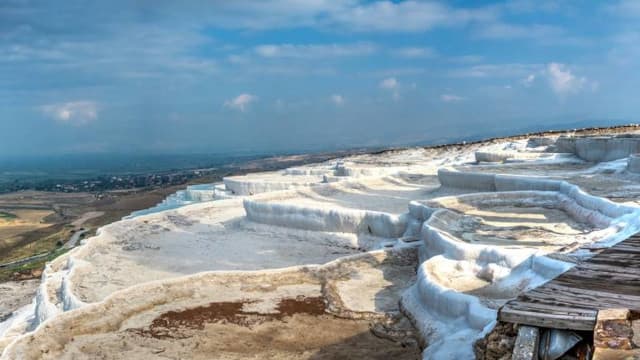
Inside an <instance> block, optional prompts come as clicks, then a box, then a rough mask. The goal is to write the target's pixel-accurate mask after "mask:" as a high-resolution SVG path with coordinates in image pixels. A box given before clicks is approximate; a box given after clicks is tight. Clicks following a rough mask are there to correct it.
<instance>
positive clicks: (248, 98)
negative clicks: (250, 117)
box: [224, 93, 258, 112]
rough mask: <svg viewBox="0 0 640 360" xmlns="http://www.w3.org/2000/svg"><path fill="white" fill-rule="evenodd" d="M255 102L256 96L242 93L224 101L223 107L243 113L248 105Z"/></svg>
mask: <svg viewBox="0 0 640 360" xmlns="http://www.w3.org/2000/svg"><path fill="white" fill-rule="evenodd" d="M256 100H258V97H257V96H255V95H251V94H247V93H244V94H240V95H238V96H236V97H235V98H233V99H231V100H227V101H225V102H224V106H226V107H228V108H231V109H235V110H239V111H243V112H244V111H245V110H246V109H247V107H249V105H250V104H251V103H253V102H255V101H256Z"/></svg>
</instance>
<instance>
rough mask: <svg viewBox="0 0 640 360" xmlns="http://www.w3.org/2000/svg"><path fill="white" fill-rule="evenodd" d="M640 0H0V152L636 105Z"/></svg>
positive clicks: (208, 146)
mask: <svg viewBox="0 0 640 360" xmlns="http://www.w3.org/2000/svg"><path fill="white" fill-rule="evenodd" d="M638 44H640V1H634V0H620V1H607V2H604V1H603V2H600V1H572V0H566V1H553V0H537V1H535V0H514V1H448V2H445V1H417V0H416V1H387V0H378V1H365V0H305V1H303V0H234V1H226V0H225V1H223V0H219V1H216V0H210V1H196V0H183V1H168V0H156V1H151V0H137V1H131V0H110V1H78V0H65V1H28V0H0V155H4V156H14V155H33V156H38V155H50V154H83V153H124V154H127V153H136V154H143V153H212V152H215V153H227V152H228V153H233V152H278V151H299V150H313V149H320V150H322V149H332V148H350V147H361V146H385V145H389V146H391V145H401V144H410V143H416V142H423V141H442V140H443V139H453V138H458V137H465V136H473V135H477V134H490V133H491V132H496V131H510V130H513V131H517V130H519V129H522V128H527V127H531V126H535V127H539V128H540V129H544V128H545V127H551V126H559V125H562V124H573V123H576V122H578V121H584V120H591V121H596V122H599V121H601V122H602V123H603V124H604V123H605V122H607V121H609V122H611V121H619V122H625V123H627V122H638V113H639V112H638V111H639V110H640V101H638V99H637V87H638V84H640V74H639V72H638V71H637V69H638V66H639V65H640V46H638Z"/></svg>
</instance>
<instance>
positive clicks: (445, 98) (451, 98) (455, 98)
mask: <svg viewBox="0 0 640 360" xmlns="http://www.w3.org/2000/svg"><path fill="white" fill-rule="evenodd" d="M464 99H465V98H463V97H462V96H458V95H454V94H442V95H440V100H442V101H444V102H458V101H462V100H464Z"/></svg>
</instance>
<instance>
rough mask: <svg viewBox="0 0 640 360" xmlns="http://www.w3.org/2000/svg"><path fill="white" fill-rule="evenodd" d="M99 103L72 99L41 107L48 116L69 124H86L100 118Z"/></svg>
mask: <svg viewBox="0 0 640 360" xmlns="http://www.w3.org/2000/svg"><path fill="white" fill-rule="evenodd" d="M99 108H100V107H99V105H98V104H97V103H96V102H94V101H71V102H66V103H57V104H49V105H44V106H41V107H40V110H41V111H42V113H43V114H45V115H46V116H48V117H50V118H52V119H54V120H56V121H58V122H60V123H63V124H69V125H75V126H80V125H86V124H88V123H90V122H92V121H94V120H96V119H97V118H98V112H99Z"/></svg>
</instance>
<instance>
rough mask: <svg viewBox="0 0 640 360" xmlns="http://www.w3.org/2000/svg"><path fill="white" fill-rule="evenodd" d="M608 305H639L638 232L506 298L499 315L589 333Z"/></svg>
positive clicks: (499, 317)
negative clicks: (538, 283)
mask: <svg viewBox="0 0 640 360" xmlns="http://www.w3.org/2000/svg"><path fill="white" fill-rule="evenodd" d="M610 308H624V309H632V310H639V309H640V234H636V235H634V236H632V237H630V238H629V239H627V240H625V241H623V242H620V243H618V244H617V245H615V246H613V247H611V248H609V249H606V250H604V251H602V252H601V253H600V254H597V255H596V256H594V257H593V258H591V259H589V260H587V261H584V262H582V263H580V264H577V265H576V266H575V267H574V268H573V269H571V270H569V271H567V272H566V273H564V274H562V275H560V276H558V277H557V278H555V279H553V280H551V281H549V282H547V283H546V284H544V285H542V286H540V287H537V288H535V289H533V290H530V291H527V292H525V293H523V294H521V295H520V296H518V298H516V299H515V300H511V301H509V302H507V303H506V304H505V305H504V306H503V307H502V308H501V309H500V311H499V314H498V319H499V320H500V321H506V322H512V323H518V324H526V325H532V326H540V327H548V328H556V329H571V330H588V331H591V330H593V328H594V327H595V324H596V317H597V315H598V310H600V309H610Z"/></svg>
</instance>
